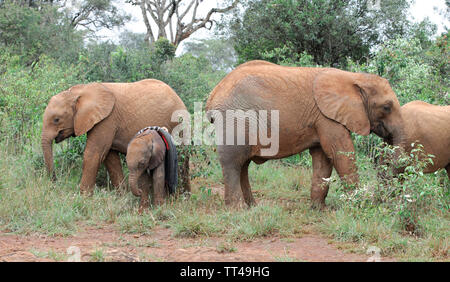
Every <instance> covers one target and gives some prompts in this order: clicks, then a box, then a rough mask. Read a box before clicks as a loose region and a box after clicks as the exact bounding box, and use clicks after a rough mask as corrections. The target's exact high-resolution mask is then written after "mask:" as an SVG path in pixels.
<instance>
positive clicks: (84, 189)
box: [80, 187, 94, 197]
mask: <svg viewBox="0 0 450 282" xmlns="http://www.w3.org/2000/svg"><path fill="white" fill-rule="evenodd" d="M80 193H81V195H83V196H86V197H91V196H92V195H94V188H93V187H92V188H90V187H80Z"/></svg>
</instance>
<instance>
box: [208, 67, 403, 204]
mask: <svg viewBox="0 0 450 282" xmlns="http://www.w3.org/2000/svg"><path fill="white" fill-rule="evenodd" d="M206 110H207V111H211V114H210V115H209V118H210V121H211V122H212V123H218V122H220V121H219V119H217V118H215V116H217V115H218V114H219V115H220V116H224V115H226V113H227V111H229V110H241V111H244V112H245V111H249V110H265V111H267V112H269V113H270V112H271V111H273V110H275V111H278V113H279V125H278V127H279V150H278V152H277V153H276V154H275V155H270V156H268V155H264V154H263V153H262V151H263V149H264V148H265V146H263V145H262V142H261V141H260V140H258V143H257V145H249V143H248V141H246V142H247V143H246V144H245V145H220V146H217V152H218V154H219V160H220V164H221V166H222V171H223V176H224V182H225V202H226V203H227V204H231V205H235V204H239V203H240V202H241V199H242V198H243V199H244V201H245V203H247V204H248V205H253V204H254V203H255V200H254V198H253V195H252V192H251V188H250V182H249V179H248V166H249V164H250V162H251V161H253V162H255V163H257V164H260V163H263V162H265V161H267V160H269V159H280V158H285V157H288V156H291V155H294V154H298V153H301V152H302V151H304V150H306V149H309V152H310V154H311V156H312V163H313V179H312V187H311V201H312V203H313V205H315V206H319V207H323V206H324V205H325V197H326V196H327V193H328V183H327V182H326V180H325V179H327V178H329V177H330V175H331V172H332V168H333V167H335V169H336V171H337V173H338V174H339V176H340V177H341V179H342V180H343V181H344V182H345V183H346V184H348V185H349V186H353V185H355V184H357V183H358V176H357V167H356V163H355V157H354V154H355V148H354V146H353V143H352V139H351V136H350V131H351V132H355V133H357V134H360V135H368V134H369V133H370V132H373V133H375V134H377V135H378V136H380V137H383V138H386V139H389V140H392V143H393V144H394V145H399V144H402V143H403V137H404V136H403V135H404V134H403V132H404V128H403V127H404V126H403V120H402V117H401V114H400V104H399V102H398V100H397V97H396V95H395V93H394V91H393V90H392V89H391V87H390V85H389V82H388V81H387V80H386V79H384V78H382V77H379V76H377V75H373V74H365V73H352V72H347V71H342V70H338V69H333V68H303V67H285V66H279V65H276V64H272V63H269V62H265V61H250V62H247V63H244V64H242V65H240V66H239V67H237V68H236V69H235V70H233V71H232V72H230V73H229V74H228V75H227V76H226V77H225V78H224V79H223V80H222V81H221V82H220V83H219V84H218V85H217V86H216V87H215V88H214V89H213V91H212V92H211V94H210V96H209V98H208V101H207V104H206ZM243 118H244V119H245V117H243ZM258 118H259V119H261V118H260V117H258ZM221 120H222V121H223V122H224V123H225V121H224V119H221ZM269 120H271V118H270V117H268V118H267V121H269ZM241 122H242V121H241ZM244 122H245V120H244ZM238 123H239V121H238V118H237V119H236V123H235V127H236V126H237V124H238ZM235 127H233V128H232V129H233V130H235ZM267 127H268V128H270V127H271V125H268V126H267ZM222 128H226V125H222ZM225 134H227V133H226V130H224V135H225ZM245 134H246V140H249V137H251V136H250V135H251V132H249V130H248V126H247V127H246V132H245ZM223 139H224V140H225V137H224V138H223Z"/></svg>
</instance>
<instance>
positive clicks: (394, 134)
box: [313, 69, 404, 146]
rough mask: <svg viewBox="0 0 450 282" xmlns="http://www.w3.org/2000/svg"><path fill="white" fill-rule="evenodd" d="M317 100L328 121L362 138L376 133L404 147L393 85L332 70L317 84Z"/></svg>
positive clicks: (322, 75) (401, 121) (315, 93)
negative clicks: (335, 122) (332, 121)
mask: <svg viewBox="0 0 450 282" xmlns="http://www.w3.org/2000/svg"><path fill="white" fill-rule="evenodd" d="M313 92H314V99H315V101H316V103H317V105H318V107H319V109H320V111H321V112H322V114H323V115H325V116H326V117H327V118H329V119H332V120H334V121H337V122H339V123H340V124H342V125H344V126H345V127H346V128H347V129H348V130H350V131H352V132H355V133H358V134H360V135H364V136H366V135H368V134H369V133H371V132H373V133H375V134H376V135H378V136H380V137H382V138H384V139H385V140H390V143H391V144H393V145H398V146H401V145H402V143H403V140H404V124H403V119H402V115H401V112H400V103H399V102H398V99H397V96H396V95H395V93H394V91H393V90H392V88H391V87H390V85H389V82H388V81H387V80H386V79H384V78H382V77H379V76H377V75H373V74H365V73H352V72H345V71H341V70H337V69H329V70H326V71H324V72H322V73H321V74H319V75H318V76H317V77H316V79H315V80H314V85H313Z"/></svg>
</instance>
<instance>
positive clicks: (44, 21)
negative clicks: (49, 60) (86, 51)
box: [0, 1, 83, 65]
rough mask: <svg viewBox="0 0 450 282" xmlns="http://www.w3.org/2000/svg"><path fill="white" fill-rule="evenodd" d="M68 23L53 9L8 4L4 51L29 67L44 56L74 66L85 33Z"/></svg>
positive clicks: (2, 8) (0, 11) (2, 11)
mask: <svg viewBox="0 0 450 282" xmlns="http://www.w3.org/2000/svg"><path fill="white" fill-rule="evenodd" d="M30 6H31V7H30ZM65 19H66V18H65V16H64V14H62V13H61V12H59V11H58V9H57V8H56V7H53V6H52V5H47V4H45V5H44V4H42V6H40V7H39V8H36V7H33V5H28V4H27V5H23V3H18V2H14V1H4V2H2V3H1V5H0V47H3V48H7V49H8V50H9V51H10V52H11V53H13V54H16V55H19V56H20V58H21V59H22V61H23V62H24V63H25V64H27V65H30V64H32V63H34V62H36V61H37V60H38V59H39V57H40V56H41V55H42V54H47V55H48V56H50V57H53V58H55V59H58V60H59V61H64V62H69V63H72V62H74V61H75V60H77V59H78V52H79V51H80V50H81V49H82V47H83V40H82V33H81V32H79V31H76V30H74V29H73V28H72V27H71V26H70V24H69V23H68V22H67V21H66V20H65Z"/></svg>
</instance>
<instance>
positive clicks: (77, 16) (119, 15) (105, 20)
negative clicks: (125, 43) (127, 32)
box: [61, 0, 130, 31]
mask: <svg viewBox="0 0 450 282" xmlns="http://www.w3.org/2000/svg"><path fill="white" fill-rule="evenodd" d="M61 2H62V1H61ZM115 2H116V0H76V1H72V2H71V4H69V3H66V2H65V1H64V2H62V4H61V5H62V7H63V10H64V12H65V14H66V15H67V17H68V18H69V20H70V25H71V26H72V27H73V28H77V27H83V28H85V29H87V30H89V31H95V29H100V28H107V29H113V28H114V27H117V26H122V25H124V24H125V22H126V21H128V20H129V19H130V15H128V14H126V13H124V12H122V11H120V10H119V9H118V8H117V7H116V6H115V5H114V4H115Z"/></svg>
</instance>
